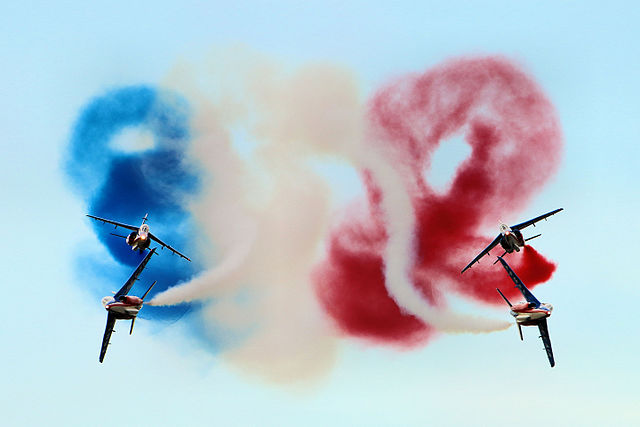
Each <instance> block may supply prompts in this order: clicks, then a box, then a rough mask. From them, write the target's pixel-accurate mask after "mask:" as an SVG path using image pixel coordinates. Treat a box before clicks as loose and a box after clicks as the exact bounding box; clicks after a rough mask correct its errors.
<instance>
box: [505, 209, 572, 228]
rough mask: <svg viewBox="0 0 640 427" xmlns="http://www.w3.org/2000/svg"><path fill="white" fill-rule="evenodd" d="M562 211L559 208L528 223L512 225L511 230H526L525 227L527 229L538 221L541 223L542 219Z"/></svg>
mask: <svg viewBox="0 0 640 427" xmlns="http://www.w3.org/2000/svg"><path fill="white" fill-rule="evenodd" d="M563 209H564V208H560V209H556V210H554V211H551V212H547V213H546V214H544V215H540V216H537V217H535V218H533V219H530V220H529V221H525V222H521V223H520V224H516V225H512V226H511V228H512V229H513V230H522V229H523V228H526V227H528V226H530V225H533V224H535V223H536V222H538V221H542V220H543V219H545V218H548V217H550V216H551V215H555V214H557V213H558V212H560V211H561V210H563Z"/></svg>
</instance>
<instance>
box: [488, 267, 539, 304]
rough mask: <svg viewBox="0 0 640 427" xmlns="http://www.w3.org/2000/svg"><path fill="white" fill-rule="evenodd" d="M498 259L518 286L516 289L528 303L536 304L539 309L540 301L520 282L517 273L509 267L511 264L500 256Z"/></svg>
mask: <svg viewBox="0 0 640 427" xmlns="http://www.w3.org/2000/svg"><path fill="white" fill-rule="evenodd" d="M498 259H499V260H500V262H501V263H502V266H503V267H504V269H505V270H507V273H508V274H509V277H511V280H513V283H515V284H516V288H518V289H520V292H521V293H522V296H524V298H525V299H526V300H527V302H531V303H534V304H535V305H536V307H539V306H540V301H538V299H537V298H536V297H534V296H533V294H532V293H531V291H530V290H529V289H527V287H526V286H525V285H524V283H522V280H520V278H519V277H518V276H517V275H516V273H514V272H513V270H512V269H511V267H509V264H507V262H506V261H505V260H504V259H502V257H501V256H499V257H498Z"/></svg>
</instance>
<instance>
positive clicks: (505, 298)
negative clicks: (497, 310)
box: [496, 288, 513, 307]
mask: <svg viewBox="0 0 640 427" xmlns="http://www.w3.org/2000/svg"><path fill="white" fill-rule="evenodd" d="M496 291H498V293H499V294H500V296H501V297H502V299H504V300H505V302H506V303H507V304H509V307H513V306H512V305H511V303H510V302H509V300H508V299H507V297H505V296H504V294H503V293H502V292H501V291H500V289H498V288H496Z"/></svg>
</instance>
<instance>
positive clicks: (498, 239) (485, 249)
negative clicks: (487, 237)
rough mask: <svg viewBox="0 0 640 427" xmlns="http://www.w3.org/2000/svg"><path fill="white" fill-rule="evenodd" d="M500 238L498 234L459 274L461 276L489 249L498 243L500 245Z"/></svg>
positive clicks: (500, 235)
mask: <svg viewBox="0 0 640 427" xmlns="http://www.w3.org/2000/svg"><path fill="white" fill-rule="evenodd" d="M501 237H502V234H498V237H496V238H495V239H493V242H491V243H489V246H487V247H486V248H484V250H483V251H482V252H480V254H478V256H477V257H475V258H474V259H473V261H471V262H470V263H469V264H467V266H466V267H465V268H463V269H462V271H461V272H460V274H462V273H464V272H465V271H467V269H469V268H470V267H471V266H472V265H473V264H475V263H476V262H478V261H480V258H482V257H483V256H485V255H486V254H488V253H489V251H490V250H491V249H493V248H494V247H495V246H496V245H497V244H498V243H500V238H501Z"/></svg>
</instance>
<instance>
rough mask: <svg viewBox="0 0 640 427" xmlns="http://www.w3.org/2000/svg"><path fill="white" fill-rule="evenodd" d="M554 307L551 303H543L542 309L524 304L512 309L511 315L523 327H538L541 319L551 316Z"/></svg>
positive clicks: (516, 305)
mask: <svg viewBox="0 0 640 427" xmlns="http://www.w3.org/2000/svg"><path fill="white" fill-rule="evenodd" d="M551 311H553V306H552V305H551V304H549V303H542V304H540V307H538V308H535V307H532V306H531V305H530V304H529V303H526V302H523V303H520V304H515V305H514V306H513V307H511V311H510V313H511V315H512V316H513V317H515V319H516V322H517V323H518V324H519V325H521V326H537V325H538V321H539V320H540V319H544V318H546V317H549V316H551Z"/></svg>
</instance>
